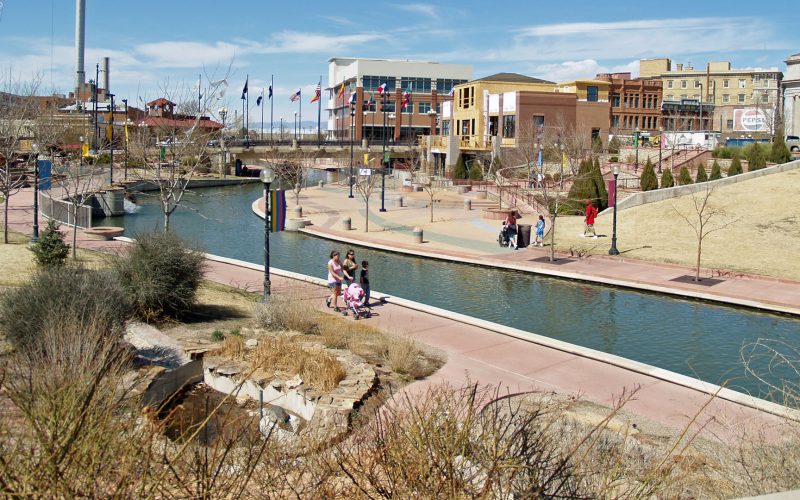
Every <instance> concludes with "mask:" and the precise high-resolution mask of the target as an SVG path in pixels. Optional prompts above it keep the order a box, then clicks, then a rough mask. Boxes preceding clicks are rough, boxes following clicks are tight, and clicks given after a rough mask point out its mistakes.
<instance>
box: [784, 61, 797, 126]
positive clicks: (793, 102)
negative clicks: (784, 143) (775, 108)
mask: <svg viewBox="0 0 800 500" xmlns="http://www.w3.org/2000/svg"><path fill="white" fill-rule="evenodd" d="M785 62H786V78H785V79H784V80H783V120H784V124H783V125H784V129H785V132H786V135H800V53H797V54H793V55H791V56H789V58H788V59H786V61H785Z"/></svg>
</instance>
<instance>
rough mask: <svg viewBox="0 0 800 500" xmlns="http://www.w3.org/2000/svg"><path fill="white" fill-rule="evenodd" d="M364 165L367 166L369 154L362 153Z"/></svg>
mask: <svg viewBox="0 0 800 500" xmlns="http://www.w3.org/2000/svg"><path fill="white" fill-rule="evenodd" d="M364 165H369V153H364Z"/></svg>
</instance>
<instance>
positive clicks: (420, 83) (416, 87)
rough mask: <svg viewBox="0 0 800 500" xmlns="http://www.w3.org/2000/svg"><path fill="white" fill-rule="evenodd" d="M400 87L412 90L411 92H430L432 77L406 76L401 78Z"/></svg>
mask: <svg viewBox="0 0 800 500" xmlns="http://www.w3.org/2000/svg"><path fill="white" fill-rule="evenodd" d="M400 88H401V89H403V90H410V91H411V92H418V93H422V94H430V92H431V79H430V78H414V77H410V76H404V77H401V78H400Z"/></svg>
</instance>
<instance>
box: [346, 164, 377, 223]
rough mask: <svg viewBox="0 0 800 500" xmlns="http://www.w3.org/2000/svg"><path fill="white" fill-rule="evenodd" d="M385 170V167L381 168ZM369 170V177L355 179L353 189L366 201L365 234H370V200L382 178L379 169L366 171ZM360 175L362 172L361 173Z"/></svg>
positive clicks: (361, 176)
mask: <svg viewBox="0 0 800 500" xmlns="http://www.w3.org/2000/svg"><path fill="white" fill-rule="evenodd" d="M381 168H383V167H381ZM364 170H367V171H368V172H369V173H368V174H367V175H357V176H356V179H355V183H354V184H353V187H354V188H355V189H356V191H358V194H360V195H361V199H363V200H364V232H367V233H368V232H369V199H370V197H371V196H372V192H373V191H374V190H375V186H376V185H377V179H378V178H379V177H380V176H379V175H378V174H377V173H376V171H377V170H378V169H374V168H373V169H364ZM359 174H360V172H359Z"/></svg>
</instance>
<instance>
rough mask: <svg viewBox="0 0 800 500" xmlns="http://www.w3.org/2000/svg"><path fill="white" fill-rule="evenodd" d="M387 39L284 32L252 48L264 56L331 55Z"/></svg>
mask: <svg viewBox="0 0 800 500" xmlns="http://www.w3.org/2000/svg"><path fill="white" fill-rule="evenodd" d="M385 38H387V35H384V34H380V33H355V34H350V35H327V34H324V33H304V32H298V31H282V32H280V33H276V34H275V35H273V36H272V39H271V40H270V42H268V43H266V44H258V45H254V46H253V47H252V50H253V51H254V52H259V53H262V54H287V53H323V54H331V53H332V52H336V51H339V52H341V51H343V50H347V49H349V48H351V47H354V46H359V45H364V44H367V43H371V42H375V41H378V40H382V39H385Z"/></svg>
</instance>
